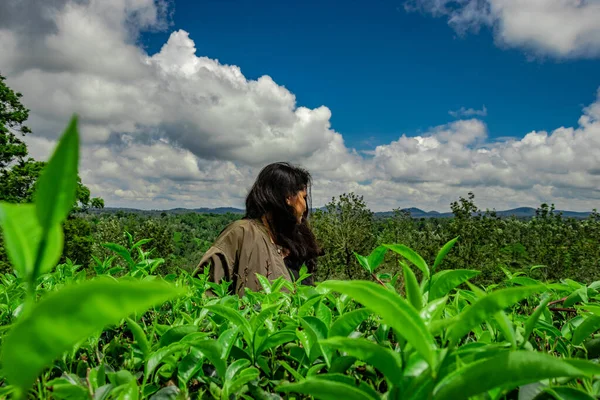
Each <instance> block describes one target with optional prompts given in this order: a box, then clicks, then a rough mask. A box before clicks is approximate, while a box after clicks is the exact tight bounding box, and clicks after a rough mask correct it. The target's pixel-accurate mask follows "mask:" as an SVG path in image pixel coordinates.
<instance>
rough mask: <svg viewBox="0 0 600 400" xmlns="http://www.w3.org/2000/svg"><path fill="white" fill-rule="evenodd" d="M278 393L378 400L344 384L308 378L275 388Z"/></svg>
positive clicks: (335, 399) (332, 399)
mask: <svg viewBox="0 0 600 400" xmlns="http://www.w3.org/2000/svg"><path fill="white" fill-rule="evenodd" d="M275 390H276V391H278V392H285V393H300V394H305V395H310V396H313V397H314V398H315V399H318V400H339V399H344V400H380V399H381V397H379V396H378V397H374V396H373V395H372V394H371V393H369V392H367V391H365V390H361V388H359V387H356V386H355V385H351V384H349V383H346V382H339V381H333V380H325V379H323V378H318V377H310V378H307V379H304V380H302V381H301V382H297V383H290V384H285V385H281V386H278V387H277V388H275Z"/></svg>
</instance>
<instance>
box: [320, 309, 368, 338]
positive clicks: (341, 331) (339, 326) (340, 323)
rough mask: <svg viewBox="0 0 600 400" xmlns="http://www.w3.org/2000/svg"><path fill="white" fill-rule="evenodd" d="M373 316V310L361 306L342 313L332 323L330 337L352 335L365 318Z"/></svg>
mask: <svg viewBox="0 0 600 400" xmlns="http://www.w3.org/2000/svg"><path fill="white" fill-rule="evenodd" d="M370 316H371V310H369V309H367V308H359V309H357V310H352V311H349V312H347V313H345V314H342V316H341V317H339V318H338V319H336V320H335V321H334V323H333V324H332V325H331V329H330V330H329V337H334V336H344V337H346V336H348V335H350V334H351V333H352V332H353V331H354V330H355V329H356V328H357V327H358V326H359V325H360V324H361V323H362V322H363V321H364V320H365V319H367V318H369V317H370Z"/></svg>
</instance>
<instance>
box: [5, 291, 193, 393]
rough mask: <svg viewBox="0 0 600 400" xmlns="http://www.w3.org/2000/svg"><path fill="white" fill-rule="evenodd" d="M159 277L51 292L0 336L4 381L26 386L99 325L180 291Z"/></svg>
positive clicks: (169, 297) (121, 317)
mask: <svg viewBox="0 0 600 400" xmlns="http://www.w3.org/2000/svg"><path fill="white" fill-rule="evenodd" d="M184 293H185V291H183V290H182V289H179V288H175V287H173V286H169V285H166V284H163V283H159V282H132V281H123V282H117V281H114V280H111V279H98V280H92V281H88V282H84V283H80V284H77V285H73V286H68V287H65V288H63V289H61V290H60V291H57V292H54V293H50V294H48V295H46V296H45V297H44V298H42V299H41V300H40V301H39V303H37V304H36V305H35V306H34V307H33V308H32V309H31V310H30V311H29V312H28V313H26V314H24V315H22V316H21V317H20V318H19V321H18V322H17V323H16V324H15V325H14V326H13V327H12V329H11V330H10V331H9V333H8V335H7V336H5V338H4V339H3V345H2V365H4V366H10V368H5V369H4V370H3V373H4V375H5V376H6V378H7V379H8V381H9V382H10V383H11V384H13V385H18V386H19V387H21V388H24V389H25V388H28V387H30V386H31V385H32V384H33V382H34V380H35V378H36V377H37V376H38V374H39V373H40V372H41V371H42V369H43V368H44V367H46V366H47V365H48V364H49V363H51V362H52V361H53V360H54V359H56V358H57V357H59V356H60V355H61V354H62V353H63V352H65V351H67V350H70V349H71V348H72V346H73V345H74V344H75V343H77V342H79V341H80V340H82V339H85V338H86V337H88V336H89V335H91V334H93V333H94V332H95V331H97V330H98V329H101V328H103V327H104V326H106V325H108V324H113V323H116V322H118V321H120V320H121V319H123V318H125V317H127V316H129V315H130V314H133V313H140V312H143V311H145V310H146V309H147V308H149V307H151V306H153V305H156V304H161V303H163V302H165V301H167V300H169V299H172V298H174V297H177V296H179V295H183V294H184Z"/></svg>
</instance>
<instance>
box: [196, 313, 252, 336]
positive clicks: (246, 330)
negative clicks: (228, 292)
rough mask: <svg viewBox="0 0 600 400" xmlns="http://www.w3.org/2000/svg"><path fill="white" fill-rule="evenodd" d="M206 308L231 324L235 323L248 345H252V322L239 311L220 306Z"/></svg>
mask: <svg viewBox="0 0 600 400" xmlns="http://www.w3.org/2000/svg"><path fill="white" fill-rule="evenodd" d="M204 308H206V309H207V310H209V311H212V312H214V313H215V314H218V315H220V316H221V317H223V318H226V319H227V320H228V321H229V322H230V323H233V324H234V325H235V326H236V327H238V328H239V329H240V330H241V332H242V335H243V336H244V339H246V342H248V344H250V343H252V327H251V326H250V322H248V320H247V319H246V318H244V317H242V316H241V315H240V313H239V312H238V311H236V310H234V309H232V308H229V307H226V306H222V305H220V304H214V305H211V306H205V307H204Z"/></svg>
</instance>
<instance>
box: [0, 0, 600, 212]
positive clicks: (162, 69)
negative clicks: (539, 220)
mask: <svg viewBox="0 0 600 400" xmlns="http://www.w3.org/2000/svg"><path fill="white" fill-rule="evenodd" d="M165 6H166V8H165ZM164 10H166V11H167V12H166V13H163V12H162V11H164ZM165 15H168V16H169V18H165ZM598 21H600V1H579V2H577V1H571V0H536V1H531V0H459V1H457V0H396V1H391V0H377V1H372V2H367V1H362V2H360V1H354V0H352V1H344V2H342V1H334V0H329V1H321V2H317V1H313V0H309V1H303V2H289V1H271V0H264V1H249V0H200V1H190V0H136V1H131V0H111V1H105V0H87V1H84V2H82V1H80V0H53V1H51V2H44V3H43V4H42V3H40V2H39V1H38V0H21V1H20V2H18V4H17V2H2V1H0V54H2V57H0V71H2V73H3V75H5V76H6V78H7V83H8V84H9V86H10V87H11V88H14V89H15V90H18V91H20V92H21V93H23V100H24V102H25V104H26V106H27V107H28V108H29V109H30V110H31V114H30V127H31V128H32V129H33V132H34V134H32V135H28V137H27V138H26V140H27V144H28V146H29V150H30V153H31V154H32V156H34V157H35V158H36V159H44V158H45V157H47V156H48V153H49V150H50V149H52V148H53V146H54V144H55V143H56V139H57V137H58V135H59V133H60V132H62V130H63V129H64V126H65V125H66V123H67V122H68V120H69V119H70V117H71V115H72V114H73V113H77V114H78V115H79V116H80V119H79V120H80V131H81V135H82V141H81V143H82V147H81V152H82V156H81V160H82V162H81V166H80V174H81V177H82V180H83V182H84V183H86V185H88V187H89V188H90V189H91V191H92V194H93V195H94V196H101V197H103V198H104V199H105V201H106V204H107V206H115V207H134V208H146V209H147V208H154V209H168V208H175V207H187V208H197V207H222V206H233V207H243V205H244V199H245V196H246V194H247V191H248V189H249V188H250V187H251V185H252V183H253V181H254V179H255V178H256V175H257V174H258V172H259V170H260V169H261V168H262V167H264V166H265V165H266V164H268V163H271V162H274V161H281V160H283V161H290V162H292V163H295V164H300V165H302V166H304V167H306V168H307V169H308V170H309V171H310V172H311V173H312V175H313V178H314V185H313V190H312V193H313V196H314V199H313V200H314V201H313V205H314V206H317V207H318V206H321V205H323V204H325V203H327V202H328V201H330V200H331V198H332V197H336V196H338V195H340V194H342V193H349V192H354V193H355V194H357V195H360V196H364V200H365V201H366V203H367V205H368V206H369V207H370V208H371V209H372V210H374V211H383V210H391V209H393V208H402V207H414V206H416V207H419V208H422V209H425V210H432V209H435V210H439V211H447V210H448V209H449V205H450V203H451V202H453V201H456V200H458V199H459V197H460V196H466V195H467V193H469V192H471V191H472V192H474V193H475V195H476V203H477V205H478V206H480V207H481V208H484V209H485V208H496V209H508V208H513V207H520V206H530V207H538V206H539V205H540V204H542V203H554V204H556V206H557V207H558V208H560V209H569V210H576V211H590V210H592V209H593V208H598V209H600V189H599V188H600V172H599V171H600V168H599V167H598V166H599V165H600V92H599V91H598V89H599V87H600V72H598V71H600V29H598V28H599V23H598ZM484 107H485V112H482V110H484ZM458 110H478V111H477V112H473V113H470V114H468V113H467V114H465V113H458V114H457V113H454V112H455V111H458Z"/></svg>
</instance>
